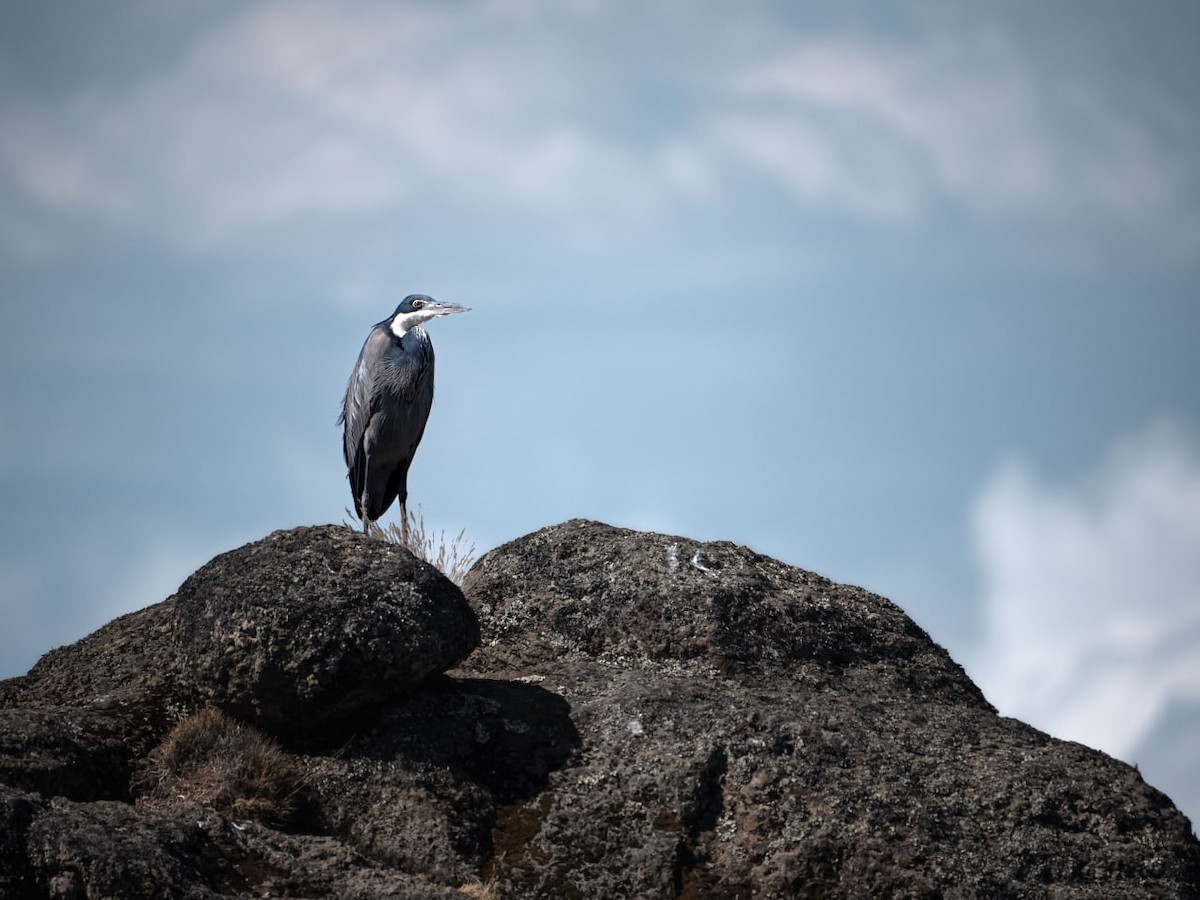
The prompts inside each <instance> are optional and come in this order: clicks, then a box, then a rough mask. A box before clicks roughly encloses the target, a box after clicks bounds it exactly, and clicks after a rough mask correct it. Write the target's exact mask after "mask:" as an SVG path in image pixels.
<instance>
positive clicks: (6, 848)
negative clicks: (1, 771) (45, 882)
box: [0, 784, 38, 898]
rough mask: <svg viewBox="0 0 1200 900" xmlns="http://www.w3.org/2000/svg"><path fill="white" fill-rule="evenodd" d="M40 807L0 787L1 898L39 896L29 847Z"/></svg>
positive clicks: (20, 793) (10, 789) (8, 788)
mask: <svg viewBox="0 0 1200 900" xmlns="http://www.w3.org/2000/svg"><path fill="white" fill-rule="evenodd" d="M37 808H38V805H37V801H36V799H35V798H33V797H30V796H29V795H28V794H26V793H24V792H23V791H18V790H13V789H12V788H10V787H6V786H5V785H4V784H0V897H14V898H16V897H30V896H36V894H35V892H34V886H35V884H36V883H37V882H36V878H35V877H34V873H33V868H32V866H31V865H30V864H29V859H28V858H27V856H26V845H27V844H28V836H29V824H30V822H32V821H33V816H34V813H35V812H36V810H37Z"/></svg>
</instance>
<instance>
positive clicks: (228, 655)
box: [175, 527, 479, 732]
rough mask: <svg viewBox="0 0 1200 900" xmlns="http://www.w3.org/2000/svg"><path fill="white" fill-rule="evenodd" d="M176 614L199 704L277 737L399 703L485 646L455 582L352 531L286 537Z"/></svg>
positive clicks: (194, 586) (259, 548)
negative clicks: (255, 724) (254, 724)
mask: <svg viewBox="0 0 1200 900" xmlns="http://www.w3.org/2000/svg"><path fill="white" fill-rule="evenodd" d="M367 549H369V550H370V552H364V551H365V550H367ZM175 608H176V621H177V623H178V624H177V627H176V639H177V643H178V645H179V646H180V648H181V655H182V658H183V662H184V665H185V666H186V668H187V670H188V671H189V672H191V673H193V674H194V679H195V682H196V686H197V688H198V691H199V694H200V696H201V697H202V698H203V699H204V700H207V701H209V702H212V703H214V704H216V705H217V706H219V707H221V708H222V709H224V710H226V711H228V712H230V713H233V714H235V715H238V716H241V717H242V718H245V719H248V720H251V721H255V722H258V723H260V724H262V725H264V726H265V727H267V728H268V729H270V730H273V731H282V732H304V731H312V730H313V729H316V728H319V727H321V726H323V725H325V724H327V723H329V722H330V721H331V720H334V719H337V718H344V717H345V716H346V715H348V714H350V713H353V712H356V711H358V710H360V709H363V708H367V707H370V706H374V705H376V704H378V703H380V702H382V701H384V700H388V699H391V698H392V697H395V696H398V695H399V694H400V693H401V692H403V691H404V690H405V689H406V688H408V687H409V686H410V685H412V684H415V683H416V682H418V681H420V680H421V679H423V678H426V677H428V676H429V675H432V674H436V673H438V672H443V671H445V670H446V669H448V668H450V667H451V666H453V665H455V664H456V663H458V662H461V661H462V660H463V659H465V658H466V656H467V654H469V653H470V652H471V651H472V650H473V649H475V647H476V645H477V644H478V643H479V625H478V622H476V620H475V615H474V613H473V612H472V611H471V609H470V607H468V606H467V604H466V603H465V602H464V601H463V598H462V594H461V593H460V591H459V590H458V588H456V587H455V586H454V585H453V584H452V583H451V582H450V581H449V580H448V579H447V578H446V577H445V576H444V575H442V574H441V573H440V572H438V571H437V570H436V569H435V568H433V567H432V566H430V565H428V564H427V563H424V562H420V561H418V560H417V559H415V558H414V557H413V555H412V554H411V553H409V552H408V551H407V550H402V549H400V548H399V547H397V546H396V545H394V544H389V543H386V542H383V541H372V540H370V539H368V538H366V537H365V536H363V535H360V534H358V533H357V532H355V531H353V530H351V529H349V528H337V527H327V528H298V529H295V530H293V531H280V532H276V533H275V534H273V535H271V536H270V537H268V538H267V539H266V540H263V541H258V542H256V543H253V544H248V545H246V546H245V547H242V548H240V549H238V550H234V551H232V552H231V553H224V554H222V555H220V556H218V557H217V558H216V559H214V560H213V561H212V562H210V563H209V564H208V565H206V566H204V567H203V568H202V569H200V570H199V571H198V572H196V574H194V575H192V576H191V577H190V578H189V579H188V580H187V581H185V582H184V583H183V586H182V587H180V589H179V592H178V593H177V594H176V595H175Z"/></svg>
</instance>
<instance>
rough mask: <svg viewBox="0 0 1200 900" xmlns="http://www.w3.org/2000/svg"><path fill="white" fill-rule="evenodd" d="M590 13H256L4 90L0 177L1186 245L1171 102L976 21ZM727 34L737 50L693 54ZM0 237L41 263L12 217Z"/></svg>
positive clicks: (128, 213) (1188, 220) (1188, 166)
mask: <svg viewBox="0 0 1200 900" xmlns="http://www.w3.org/2000/svg"><path fill="white" fill-rule="evenodd" d="M606 10H607V7H605V6H604V5H603V4H586V3H582V4H574V5H569V6H565V7H559V6H551V5H543V4H539V3H532V2H530V3H500V2H493V3H475V4H467V5H455V6H452V7H447V6H427V5H417V4H403V5H399V4H379V3H372V2H365V0H364V2H357V3H350V4H338V5H333V4H326V3H319V2H308V3H277V2H264V3H259V4H256V5H254V6H250V7H247V8H245V9H244V11H242V12H240V13H238V14H236V15H234V16H233V17H231V18H230V19H229V20H228V21H227V22H225V23H224V24H223V26H221V27H219V28H217V29H215V30H211V31H209V32H207V33H203V34H201V35H200V36H198V37H197V39H196V41H195V42H194V44H193V46H192V48H191V50H190V52H188V53H186V54H185V55H184V56H183V57H182V58H181V59H180V60H179V62H178V63H177V64H176V65H175V67H174V69H173V70H171V71H166V72H163V73H162V74H161V76H160V77H157V78H154V79H153V80H146V81H144V82H143V83H140V84H136V85H134V86H132V87H130V86H128V85H126V84H116V83H114V84H105V83H103V82H98V83H95V84H89V85H86V86H81V87H80V89H79V90H78V91H77V92H76V94H75V95H74V96H72V97H70V98H69V99H68V100H66V101H63V102H60V103H59V104H57V105H50V106H49V107H47V106H45V105H38V106H28V105H26V106H23V105H21V103H20V102H18V101H15V100H13V99H12V98H9V100H8V102H6V103H5V104H4V107H3V110H0V126H2V127H0V167H2V168H3V170H5V172H6V174H7V179H8V181H9V184H10V188H11V189H14V190H17V191H18V192H20V193H21V194H22V196H23V199H24V200H25V201H26V202H32V203H33V204H35V205H38V206H42V207H45V208H48V209H51V210H59V211H67V212H72V213H79V214H85V215H89V216H95V217H97V218H99V219H102V220H105V221H108V222H115V223H120V224H128V225H130V226H133V227H137V228H141V229H150V230H157V231H161V232H162V233H164V234H166V235H168V236H171V237H174V238H175V239H176V240H179V241H183V242H185V243H197V242H198V243H202V244H203V243H208V242H212V241H220V240H223V239H227V238H228V237H229V235H230V234H231V233H234V234H236V232H237V231H238V230H239V229H243V228H246V227H253V226H257V225H260V224H263V223H272V222H279V221H285V220H288V219H290V218H292V217H295V216H303V215H306V214H334V215H337V214H354V213H362V212H371V211H376V210H387V211H393V210H395V211H398V210H401V209H404V208H406V207H409V206H413V207H419V204H420V203H421V202H423V201H426V202H427V201H430V200H433V199H436V201H437V202H439V203H455V204H459V205H461V206H466V207H468V208H476V209H482V210H491V209H515V210H520V211H532V212H534V213H537V214H542V215H547V216H551V217H556V216H563V215H572V216H574V217H576V218H586V217H589V216H600V217H604V216H614V215H615V216H617V217H618V218H620V219H622V220H624V219H628V218H630V217H643V216H645V215H647V214H653V213H656V212H658V211H661V210H663V209H667V208H674V206H676V205H677V204H679V203H683V204H684V207H683V208H684V209H687V205H686V204H688V203H691V202H692V201H694V200H696V199H701V200H703V201H705V202H725V203H736V202H740V201H739V200H738V199H737V194H736V189H734V188H732V187H730V186H728V185H727V182H729V180H730V179H736V178H738V177H740V176H743V175H751V176H753V175H760V176H763V177H766V178H768V179H771V180H774V181H777V182H778V183H779V184H780V185H781V186H782V187H783V188H784V189H785V191H786V194H787V196H789V197H790V198H791V202H793V203H794V204H797V205H798V206H799V207H801V208H802V209H807V210H812V211H816V212H828V211H833V212H837V213H840V214H843V215H845V216H849V217H853V218H862V219H866V220H869V221H885V222H887V221H890V222H898V221H909V220H913V219H918V218H920V217H922V216H923V215H925V214H926V213H927V212H928V211H929V210H930V208H931V207H932V206H933V205H935V204H938V203H942V202H949V203H952V204H956V205H959V206H961V207H962V208H964V209H968V210H971V211H972V212H973V213H975V214H977V215H982V216H996V215H999V216H1018V217H1022V218H1028V219H1039V218H1046V217H1049V218H1050V219H1069V220H1072V221H1077V222H1084V223H1086V222H1090V220H1091V219H1092V218H1094V217H1096V216H1099V217H1101V218H1102V219H1104V220H1105V221H1109V222H1111V221H1116V222H1117V223H1118V225H1120V227H1124V228H1150V229H1151V230H1152V232H1153V234H1154V235H1155V236H1157V237H1158V238H1162V237H1163V236H1164V235H1166V236H1169V242H1170V243H1171V244H1172V245H1180V244H1182V245H1183V246H1184V247H1185V248H1193V249H1194V247H1195V244H1196V242H1197V234H1198V233H1200V226H1198V225H1197V222H1196V221H1195V215H1194V213H1195V209H1194V207H1195V203H1194V199H1195V194H1196V189H1197V164H1196V161H1195V159H1196V158H1195V154H1194V153H1193V152H1192V149H1193V148H1194V147H1195V145H1196V141H1197V136H1196V135H1195V134H1194V133H1193V132H1194V122H1193V121H1192V120H1191V118H1190V117H1187V116H1185V115H1176V114H1173V113H1172V112H1171V110H1170V101H1169V99H1163V98H1157V100H1156V103H1155V104H1149V103H1147V104H1145V105H1143V106H1141V107H1133V106H1131V105H1125V106H1121V105H1119V104H1117V103H1115V102H1114V101H1113V100H1112V99H1111V98H1110V97H1108V96H1106V95H1105V94H1104V93H1103V90H1102V89H1101V87H1100V86H1098V85H1096V84H1092V83H1089V82H1084V81H1080V80H1079V79H1069V78H1067V76H1066V75H1065V74H1063V73H1057V72H1056V71H1055V70H1054V69H1053V67H1049V68H1048V71H1047V67H1046V66H1043V67H1042V68H1043V71H1042V72H1041V74H1040V75H1039V74H1037V70H1036V69H1034V68H1032V67H1031V66H1030V65H1029V64H1028V60H1026V59H1023V58H1022V57H1021V56H1020V55H1019V54H1018V53H1017V52H1016V51H1014V49H1013V47H1012V44H1011V43H1010V41H1009V40H1008V39H1007V38H1006V37H1005V35H1004V33H1003V32H1002V31H1000V30H997V29H992V30H990V31H987V30H985V31H982V32H978V33H975V32H960V31H956V30H954V29H953V28H951V27H950V26H945V27H942V29H941V30H930V28H929V26H927V27H926V30H927V32H928V33H927V34H925V35H924V37H922V38H921V39H919V40H917V41H913V40H912V39H910V38H904V39H903V40H901V39H899V38H896V39H888V38H884V37H879V36H872V35H871V33H869V32H861V33H856V34H855V35H854V36H850V35H848V34H839V33H835V32H832V31H830V32H827V33H826V34H821V33H819V32H816V33H814V32H807V33H805V36H804V37H802V38H797V39H793V40H790V41H789V40H787V39H786V38H785V39H783V40H781V39H780V37H779V35H780V33H781V31H780V28H779V27H778V26H775V25H773V23H771V22H769V21H766V20H765V19H764V18H763V15H762V14H760V15H756V16H753V17H749V19H748V21H749V22H750V23H751V24H746V23H745V22H738V23H735V22H734V21H733V20H731V19H723V18H722V16H721V15H720V14H718V13H712V14H710V15H706V16H705V17H702V18H697V17H696V16H694V15H692V14H691V13H690V11H688V10H687V9H685V8H683V7H680V8H678V9H677V10H675V11H674V12H664V13H661V16H665V17H667V18H670V20H671V21H669V22H665V23H663V22H659V23H657V24H656V25H654V26H645V27H646V28H650V29H652V28H653V27H658V28H664V27H665V28H667V29H669V30H670V33H671V34H672V37H673V41H672V42H671V43H669V44H665V45H663V44H656V45H655V54H654V55H653V56H652V57H647V56H644V55H642V54H639V53H637V52H636V48H635V47H631V48H629V50H628V52H624V51H623V52H621V53H618V52H617V50H618V49H619V48H620V47H621V44H622V42H625V41H632V40H633V39H634V38H633V37H631V36H630V34H629V32H636V30H637V29H638V28H639V27H641V26H643V25H645V23H644V22H641V21H635V22H634V23H633V24H632V25H630V24H629V23H628V22H625V21H624V20H623V19H622V18H621V17H620V16H618V15H617V14H616V13H614V12H613V11H611V10H607V11H606ZM760 12H761V11H760ZM735 26H736V27H735ZM734 31H737V32H738V33H739V40H738V42H737V47H738V49H737V50H736V52H734V51H731V52H729V53H727V54H721V55H713V54H711V53H702V52H700V48H702V47H705V46H708V45H709V44H710V43H711V41H712V40H714V39H715V38H716V37H717V36H718V35H721V34H724V33H733V32H734ZM797 33H799V32H797ZM606 48H607V49H606ZM614 54H615V55H614ZM618 58H619V62H618ZM627 69H629V70H635V71H636V72H637V75H638V77H633V76H631V75H630V74H629V73H628V72H627V71H626V70H627ZM646 83H651V84H654V85H656V86H657V87H656V91H655V92H652V93H647V92H646V91H645V84H646ZM1151 110H1157V111H1158V112H1154V113H1152V112H1151ZM1148 116H1149V117H1150V119H1148V118H1147V117H1148ZM1172 116H1174V117H1173V118H1172ZM1163 119H1170V120H1171V121H1172V122H1174V125H1173V126H1172V128H1173V130H1172V129H1166V130H1165V131H1164V130H1163V129H1159V128H1156V127H1155V125H1156V123H1158V124H1161V123H1160V121H1159V120H1163ZM1164 135H1165V136H1164ZM1172 135H1173V136H1174V140H1172V139H1171V136H1172ZM5 235H8V236H9V237H10V240H13V241H17V242H18V243H19V242H23V244H22V246H23V247H24V248H25V251H26V252H32V251H31V250H30V248H31V247H35V245H36V248H35V249H37V250H38V251H39V252H44V247H42V246H41V245H40V244H38V243H37V240H36V237H37V236H36V232H35V231H34V230H32V229H30V228H22V227H19V226H18V225H17V224H15V223H13V222H12V221H11V219H10V221H9V223H8V224H7V225H6V226H5V227H3V228H0V239H3V238H4V237H5ZM1151 239H1152V240H1153V239H1154V238H1151ZM15 249H18V250H19V249H20V247H16V248H15Z"/></svg>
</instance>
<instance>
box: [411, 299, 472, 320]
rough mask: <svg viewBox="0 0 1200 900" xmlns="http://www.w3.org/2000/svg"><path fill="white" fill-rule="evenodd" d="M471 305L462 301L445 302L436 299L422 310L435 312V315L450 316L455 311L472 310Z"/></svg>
mask: <svg viewBox="0 0 1200 900" xmlns="http://www.w3.org/2000/svg"><path fill="white" fill-rule="evenodd" d="M470 311H471V307H469V306H463V305H462V304H461V303H444V302H442V301H441V300H434V301H433V302H432V303H427V304H426V305H425V308H424V309H422V310H421V312H428V313H433V315H435V316H449V315H451V314H453V313H463V312H470Z"/></svg>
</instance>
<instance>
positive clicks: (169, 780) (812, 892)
mask: <svg viewBox="0 0 1200 900" xmlns="http://www.w3.org/2000/svg"><path fill="white" fill-rule="evenodd" d="M464 593H465V595H466V598H465V599H464V596H463V594H462V593H459V591H458V589H457V588H454V586H453V585H451V584H449V582H446V581H444V579H442V578H441V576H440V575H437V574H436V573H435V572H433V570H431V569H429V568H428V567H425V566H424V565H423V564H419V563H417V562H416V561H415V560H413V559H412V558H411V557H410V556H409V555H408V554H407V552H406V551H403V550H400V549H399V548H396V547H392V546H390V545H387V544H384V543H381V542H378V541H374V540H369V539H367V538H364V537H363V536H361V535H358V534H357V533H354V532H352V531H351V530H349V529H344V528H337V527H332V526H331V527H325V528H308V529H296V530H294V531H290V532H280V533H276V534H274V535H271V536H270V537H268V538H266V539H265V540H263V541H259V542H256V543H254V544H250V545H247V546H246V547H243V548H241V549H239V550H236V551H234V552H233V553H230V554H225V555H223V556H221V557H218V558H217V559H215V560H213V562H211V563H209V564H208V565H207V566H205V567H203V568H202V569H201V570H200V571H198V572H197V573H196V574H195V575H194V576H192V578H190V579H188V581H187V582H186V583H185V584H184V586H183V587H182V588H181V589H180V591H179V593H178V594H177V595H176V596H174V597H173V598H171V599H169V600H168V601H166V602H165V603H163V604H159V605H158V606H156V607H151V608H150V609H148V610H143V611H142V612H140V613H135V614H132V615H131V616H128V617H123V618H122V619H120V620H117V621H116V622H114V623H111V624H110V625H109V626H106V627H105V628H104V629H101V630H100V631H99V632H97V633H96V634H94V635H91V636H89V637H88V638H85V639H84V640H83V641H80V642H79V643H78V644H76V645H73V646H72V647H70V648H64V649H62V650H59V651H55V652H54V653H52V654H49V655H48V656H47V657H45V658H44V659H43V660H42V661H41V662H39V664H38V665H37V666H35V667H34V669H33V670H32V671H31V672H30V674H29V675H28V676H25V677H24V678H21V679H14V680H12V681H10V682H7V683H0V727H3V728H7V729H9V730H8V731H7V733H6V735H5V738H4V739H2V740H0V851H2V852H0V896H5V895H6V894H5V893H4V891H5V890H7V891H8V892H9V893H11V894H12V895H14V896H40V897H63V898H66V897H77V896H84V895H87V896H190V897H197V898H203V897H250V896H267V895H272V896H337V897H348V898H362V900H369V898H377V897H378V898H382V897H393V896H405V897H416V898H421V897H429V898H436V897H453V896H458V897H462V896H464V894H465V895H467V896H477V897H496V898H518V900H519V898H534V897H573V898H583V897H610V896H611V897H618V896H631V897H632V896H636V897H689V898H704V897H709V898H713V897H735V896H739V897H763V898H767V897H779V898H784V897H822V898H851V897H863V896H888V897H929V898H932V897H946V898H953V897H962V898H967V897H994V898H1015V897H1035V898H1036V897H1047V898H1085V897H1087V898H1093V897H1109V896H1119V897H1130V898H1140V897H1147V898H1149V897H1171V898H1186V897H1193V896H1198V895H1200V844H1198V843H1197V841H1196V839H1195V836H1194V835H1193V833H1192V831H1191V826H1190V823H1189V822H1188V821H1187V819H1186V818H1185V817H1184V816H1183V815H1181V814H1180V813H1179V811H1178V810H1177V809H1176V808H1175V807H1174V806H1173V805H1172V804H1171V802H1170V800H1169V799H1168V798H1166V797H1165V796H1163V795H1162V794H1161V793H1159V792H1158V791H1156V790H1154V789H1153V788H1152V787H1149V786H1148V785H1146V784H1145V783H1144V782H1143V781H1142V779H1141V777H1140V776H1139V774H1138V773H1137V771H1136V770H1135V769H1133V768H1131V767H1129V766H1127V765H1124V764H1123V763H1120V762H1118V761H1116V760H1113V759H1111V758H1109V757H1107V756H1105V755H1104V754H1101V753H1098V752H1096V751H1094V750H1090V749H1088V748H1086V747H1083V746H1081V745H1078V744H1071V743H1067V742H1063V741H1058V740H1054V739H1052V738H1050V737H1048V736H1047V735H1045V734H1042V733H1041V732H1038V731H1036V730H1035V729H1032V728H1030V727H1028V726H1026V725H1024V724H1022V723H1020V722H1017V721H1014V720H1011V719H1004V718H1001V717H999V716H997V715H996V713H995V711H994V710H993V709H992V708H991V706H990V705H989V704H988V703H987V701H986V700H985V699H984V698H983V696H982V695H981V694H980V692H979V690H978V689H977V688H976V687H975V686H974V685H973V684H972V683H971V681H970V680H969V679H968V678H967V676H966V675H965V673H964V672H963V671H962V669H961V668H960V667H959V666H958V665H957V664H956V663H954V661H953V660H952V659H951V658H950V657H949V656H948V655H947V654H946V652H945V651H944V650H943V649H942V648H940V647H938V646H937V645H936V644H935V643H934V642H933V641H931V640H930V639H929V637H928V636H927V635H926V634H925V633H924V632H923V631H922V630H921V629H920V628H919V627H918V626H917V625H915V624H914V623H913V622H912V621H911V620H910V619H908V617H907V616H905V615H904V613H903V612H902V611H901V610H900V609H899V608H897V607H896V606H895V605H894V604H892V603H890V602H889V601H887V600H885V599H884V598H882V597H878V596H875V595H872V594H870V593H868V592H866V591H863V590H861V589H859V588H853V587H849V586H845V585H838V584H835V583H833V582H830V581H829V580H828V579H824V578H822V577H820V576H817V575H814V574H812V573H810V572H805V571H803V570H800V569H796V568H793V567H790V566H786V565H784V564H782V563H780V562H778V561H776V560H772V559H769V558H767V557H764V556H761V555H759V554H756V553H753V552H752V551H750V550H747V549H746V548H743V547H737V546H734V545H732V544H727V543H707V544H705V543H699V542H696V541H691V540H688V539H686V538H681V537H671V536H666V535H657V534H647V533H640V532H633V531H627V530H623V529H617V528H612V527H609V526H606V525H602V524H599V523H595V522H584V521H572V522H567V523H564V524H562V525H558V526H554V527H552V528H547V529H543V530H542V531H539V532H537V533H535V534H532V535H528V536H526V537H524V538H521V539H519V540H516V541H513V542H511V543H509V544H506V545H504V546H503V547H499V548H497V549H495V550H493V551H492V552H490V553H488V554H487V555H486V556H485V557H484V558H483V559H481V560H480V561H479V563H477V564H476V566H475V568H474V569H473V570H472V572H471V573H470V574H469V575H468V577H467V579H466V582H465V584H464ZM468 601H469V606H468ZM472 608H473V610H474V613H472ZM476 616H477V617H478V624H477V622H476ZM481 639H482V642H481V644H480V646H479V648H478V649H477V650H476V651H475V652H474V653H473V654H471V655H470V656H469V657H467V658H466V659H465V660H464V656H466V654H468V653H469V652H470V650H471V647H473V646H475V645H476V644H477V643H480V641H481ZM455 663H458V668H455V669H449V670H448V671H446V672H444V674H439V673H441V672H442V670H443V669H445V668H446V667H447V666H451V665H454V664H455ZM205 704H208V705H209V706H210V707H211V706H216V707H220V709H221V710H224V712H221V711H218V710H214V709H212V708H208V707H206V706H205ZM234 717H236V718H234ZM176 720H180V721H178V724H176ZM264 730H265V732H270V733H272V734H274V735H276V736H277V738H275V737H272V736H271V734H267V733H264ZM25 751H27V752H25ZM6 785H7V786H6Z"/></svg>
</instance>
